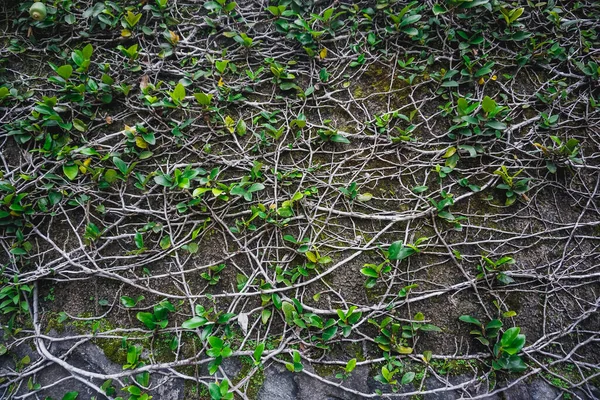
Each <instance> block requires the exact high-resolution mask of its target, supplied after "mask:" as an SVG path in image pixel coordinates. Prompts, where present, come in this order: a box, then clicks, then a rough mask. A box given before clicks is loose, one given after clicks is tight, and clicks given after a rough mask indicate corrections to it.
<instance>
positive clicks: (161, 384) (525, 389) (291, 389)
mask: <svg viewBox="0 0 600 400" xmlns="http://www.w3.org/2000/svg"><path fill="white" fill-rule="evenodd" d="M71 334H73V332H69V331H65V332H62V333H57V332H55V331H51V332H49V334H48V335H49V336H52V337H55V338H66V337H68V336H70V335H71ZM0 335H2V332H0ZM47 346H48V350H49V351H50V352H51V353H52V354H56V355H58V354H68V355H67V357H66V359H65V360H66V361H67V362H68V363H69V364H71V365H72V366H74V367H76V368H80V369H83V370H86V371H90V372H94V373H98V374H115V373H119V372H122V371H123V369H122V366H121V365H119V364H116V363H114V362H112V361H111V360H109V359H108V358H107V357H106V355H105V354H104V353H103V352H102V350H101V349H100V348H99V347H98V346H96V345H95V344H93V343H91V342H89V341H87V342H79V343H76V342H75V341H73V340H62V341H54V342H51V343H50V342H47ZM27 356H28V357H29V359H30V364H37V365H39V370H38V372H37V373H36V374H35V375H34V376H33V377H32V379H33V382H35V383H40V384H41V385H42V386H49V387H48V388H46V389H44V390H40V391H38V392H36V393H35V396H36V397H35V398H39V399H47V398H49V399H54V400H60V399H62V398H63V396H64V394H65V393H67V392H71V391H76V392H79V397H78V399H92V398H94V397H95V398H96V399H97V400H105V399H107V397H105V396H103V395H101V394H99V393H98V392H97V391H96V390H95V389H94V388H92V387H90V385H91V386H94V385H95V386H97V387H99V386H101V385H102V383H103V380H101V379H92V380H90V381H86V380H81V379H80V380H77V379H75V378H74V377H73V376H72V375H71V373H70V372H69V371H67V370H66V369H64V368H62V367H61V366H60V365H58V364H55V363H53V362H51V361H49V360H44V359H42V358H40V357H39V355H38V353H37V351H36V349H35V348H34V347H33V346H32V345H31V344H30V343H29V342H28V343H24V344H21V345H19V346H17V347H16V348H13V349H11V352H10V355H4V356H2V357H0V377H5V378H8V379H10V378H11V376H13V377H14V376H15V374H18V371H17V369H16V367H17V362H18V361H19V360H22V359H23V358H24V357H27ZM221 368H222V370H223V372H225V374H226V375H227V376H229V377H233V376H237V377H238V378H241V376H239V374H240V372H241V370H242V365H241V363H240V361H239V360H238V359H236V358H230V359H226V360H224V362H223V364H222V367H221ZM305 369H306V371H307V372H310V373H313V374H315V375H317V374H316V373H315V371H314V369H313V368H312V366H311V365H305ZM332 374H334V373H333V372H332ZM216 377H217V378H218V379H221V378H222V374H221V372H217V374H216ZM325 378H328V379H330V380H332V381H334V382H336V383H339V385H330V384H326V383H325V382H323V381H321V380H320V379H317V378H314V377H311V376H309V375H307V374H305V373H292V372H290V371H288V370H287V369H286V368H285V367H284V366H283V365H281V364H278V363H272V364H270V365H268V366H267V368H266V369H265V371H264V383H263V385H262V387H261V388H260V389H259V391H258V395H257V398H256V400H358V399H361V398H362V397H360V396H359V395H357V394H354V393H352V390H355V391H358V392H363V393H373V392H375V391H376V390H380V391H381V393H382V395H381V396H375V397H372V398H373V399H377V400H379V399H389V398H392V397H390V396H386V394H387V393H390V392H391V391H390V387H389V386H386V385H382V384H381V383H379V382H377V381H375V380H374V379H373V377H372V376H370V370H369V367H368V366H358V367H357V368H356V369H355V370H354V371H353V372H352V374H351V375H350V377H349V378H348V379H346V380H344V381H343V383H342V382H341V381H340V380H339V379H336V378H335V377H334V376H333V375H332V376H327V377H325ZM471 379H473V376H471V375H467V374H465V375H458V376H449V377H446V376H444V377H436V376H429V377H427V378H425V380H424V381H423V383H422V387H423V388H425V389H426V390H434V392H433V393H426V394H423V395H421V396H422V397H420V398H422V399H424V400H454V399H462V398H472V397H478V398H481V399H486V400H525V399H531V400H551V399H560V398H563V393H564V391H563V390H562V389H560V388H557V387H554V386H552V385H550V384H549V383H547V382H545V381H544V380H543V379H541V378H535V379H533V380H527V381H518V382H515V381H514V380H512V381H510V380H509V381H507V382H504V383H500V384H498V386H497V387H495V390H493V391H492V393H490V392H489V391H488V387H489V383H488V382H485V381H480V382H479V383H478V384H476V385H469V386H467V387H464V388H461V389H458V390H456V389H454V390H449V387H451V386H456V385H460V384H461V383H464V382H467V381H469V380H471ZM511 382H512V383H511ZM113 385H114V386H115V387H116V389H117V394H116V395H117V396H118V395H122V394H123V393H124V392H122V391H121V390H120V389H121V388H122V387H123V386H125V385H127V382H126V381H125V380H121V382H118V381H117V380H113ZM150 385H151V387H150V390H149V391H148V393H149V394H150V395H151V396H153V399H154V400H184V399H185V394H184V382H183V380H181V379H176V378H173V377H172V376H167V375H163V374H160V373H152V374H151V378H150ZM418 387H419V384H415V383H413V385H405V386H401V387H400V388H399V391H398V392H396V395H397V394H401V393H409V392H414V391H415V390H418V389H417V388H418ZM344 388H346V389H347V390H344ZM348 389H349V390H348ZM436 390H437V391H436ZM573 393H574V394H575V396H572V398H579V399H584V400H588V399H589V400H592V399H600V391H599V390H598V389H597V388H595V387H586V388H577V389H576V390H574V391H573ZM25 394H31V391H29V389H28V388H27V387H25V385H23V386H22V387H19V388H18V389H17V391H16V395H17V396H20V395H25ZM0 397H2V395H1V394H0ZM410 397H411V396H408V397H406V398H410ZM202 400H204V398H202ZM250 400H254V399H250Z"/></svg>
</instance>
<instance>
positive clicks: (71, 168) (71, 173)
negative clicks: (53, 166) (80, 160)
mask: <svg viewBox="0 0 600 400" xmlns="http://www.w3.org/2000/svg"><path fill="white" fill-rule="evenodd" d="M63 173H64V174H65V176H66V177H67V178H69V180H71V181H72V180H74V179H75V178H77V174H78V173H79V167H78V166H77V165H75V164H74V163H67V164H64V165H63Z"/></svg>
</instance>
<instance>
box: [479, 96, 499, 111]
mask: <svg viewBox="0 0 600 400" xmlns="http://www.w3.org/2000/svg"><path fill="white" fill-rule="evenodd" d="M481 108H483V111H485V112H486V113H488V114H489V113H491V112H493V111H494V110H495V109H496V102H495V101H494V100H493V99H492V98H491V97H489V96H485V97H484V98H483V101H482V102H481Z"/></svg>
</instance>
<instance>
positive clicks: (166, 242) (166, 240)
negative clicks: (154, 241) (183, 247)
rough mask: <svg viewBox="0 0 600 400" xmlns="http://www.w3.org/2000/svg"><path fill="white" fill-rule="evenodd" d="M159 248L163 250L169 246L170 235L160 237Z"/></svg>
mask: <svg viewBox="0 0 600 400" xmlns="http://www.w3.org/2000/svg"><path fill="white" fill-rule="evenodd" d="M159 244H160V248H161V249H163V250H167V249H168V248H169V247H171V236H169V235H165V236H163V237H162V239H160V243H159Z"/></svg>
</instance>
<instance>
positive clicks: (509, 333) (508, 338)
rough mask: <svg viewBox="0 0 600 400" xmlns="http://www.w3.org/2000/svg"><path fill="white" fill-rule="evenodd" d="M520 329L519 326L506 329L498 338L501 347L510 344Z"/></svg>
mask: <svg viewBox="0 0 600 400" xmlns="http://www.w3.org/2000/svg"><path fill="white" fill-rule="evenodd" d="M520 331H521V328H519V327H518V326H515V327H513V328H509V329H507V330H506V332H504V334H503V335H502V339H501V340H500V344H501V345H502V347H505V346H506V347H508V346H510V345H511V343H512V342H513V340H515V339H516V338H517V335H519V332H520Z"/></svg>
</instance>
